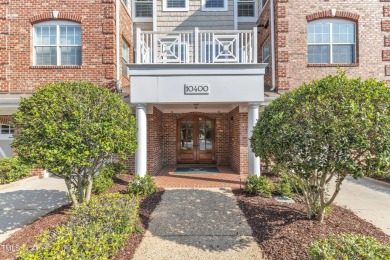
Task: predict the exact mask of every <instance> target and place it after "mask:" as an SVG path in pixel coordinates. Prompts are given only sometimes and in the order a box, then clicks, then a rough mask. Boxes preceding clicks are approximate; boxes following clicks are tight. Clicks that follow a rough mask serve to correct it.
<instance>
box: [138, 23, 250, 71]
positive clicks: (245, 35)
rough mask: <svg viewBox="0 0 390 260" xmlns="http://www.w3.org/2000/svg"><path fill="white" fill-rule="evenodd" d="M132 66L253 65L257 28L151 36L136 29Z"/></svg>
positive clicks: (178, 32) (180, 32) (164, 33)
mask: <svg viewBox="0 0 390 260" xmlns="http://www.w3.org/2000/svg"><path fill="white" fill-rule="evenodd" d="M136 41H137V42H136V44H137V46H136V63H138V64H164V63H195V64H197V63H198V64H210V63H257V28H254V29H253V30H239V31H237V30H234V31H214V30H212V31H211V30H207V31H206V30H202V31H201V30H198V28H195V29H194V30H193V31H173V32H159V31H157V32H155V31H141V30H140V29H139V28H138V29H137V38H136Z"/></svg>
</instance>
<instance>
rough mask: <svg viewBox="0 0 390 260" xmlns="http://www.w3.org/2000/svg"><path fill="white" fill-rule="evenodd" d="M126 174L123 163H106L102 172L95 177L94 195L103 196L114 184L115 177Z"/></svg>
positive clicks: (93, 184) (93, 183)
mask: <svg viewBox="0 0 390 260" xmlns="http://www.w3.org/2000/svg"><path fill="white" fill-rule="evenodd" d="M125 172H126V167H125V166H124V165H123V164H121V163H116V162H109V163H106V164H105V165H104V167H103V168H102V170H101V171H100V172H99V173H98V174H96V175H94V176H93V182H92V193H93V194H101V193H103V192H105V191H106V190H108V189H109V188H110V187H111V186H112V185H113V184H114V181H113V178H114V177H115V175H117V174H121V173H125Z"/></svg>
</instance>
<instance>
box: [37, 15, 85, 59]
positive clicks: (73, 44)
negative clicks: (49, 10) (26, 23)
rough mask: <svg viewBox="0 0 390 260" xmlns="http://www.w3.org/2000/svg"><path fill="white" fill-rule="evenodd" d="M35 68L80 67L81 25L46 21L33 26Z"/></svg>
mask: <svg viewBox="0 0 390 260" xmlns="http://www.w3.org/2000/svg"><path fill="white" fill-rule="evenodd" d="M33 31H34V33H33V37H34V41H33V42H34V55H33V56H34V61H33V64H34V65H35V66H61V65H62V66H80V65H81V61H82V58H81V25H80V24H78V23H74V22H67V21H48V22H42V23H38V24H35V25H34V27H33Z"/></svg>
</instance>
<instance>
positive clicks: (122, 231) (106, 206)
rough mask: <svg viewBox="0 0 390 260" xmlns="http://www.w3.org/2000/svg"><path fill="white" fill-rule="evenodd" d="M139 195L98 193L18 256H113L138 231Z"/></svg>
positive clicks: (23, 248) (107, 257) (82, 257)
mask: <svg viewBox="0 0 390 260" xmlns="http://www.w3.org/2000/svg"><path fill="white" fill-rule="evenodd" d="M138 205H139V202H138V199H137V198H135V197H133V196H129V195H122V194H118V193H114V194H105V195H101V196H96V197H93V198H92V199H91V201H90V202H89V203H83V204H81V205H80V206H79V207H78V208H75V209H73V210H71V211H70V213H69V214H70V216H71V219H70V221H69V222H68V223H67V224H64V225H61V226H59V227H57V228H56V229H55V230H54V231H51V232H49V231H46V232H44V233H43V234H42V235H40V236H39V237H37V239H36V243H35V245H34V247H33V248H32V249H31V250H27V248H26V245H23V246H22V247H21V251H20V252H19V253H18V256H17V258H18V259H28V260H30V259H31V260H32V259H109V258H111V257H113V256H115V255H116V254H117V253H118V251H119V250H120V249H121V248H122V247H123V246H124V244H125V242H126V240H127V238H128V236H129V235H130V233H133V232H137V226H136V224H137V221H138V214H137V210H138Z"/></svg>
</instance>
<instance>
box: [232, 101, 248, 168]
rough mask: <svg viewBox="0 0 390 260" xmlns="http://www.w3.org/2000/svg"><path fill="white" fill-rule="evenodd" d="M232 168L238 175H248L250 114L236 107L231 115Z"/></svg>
mask: <svg viewBox="0 0 390 260" xmlns="http://www.w3.org/2000/svg"><path fill="white" fill-rule="evenodd" d="M229 118H230V122H229V130H230V151H231V153H230V163H229V165H230V167H232V169H233V170H234V171H235V172H237V173H240V174H242V173H248V113H240V111H239V107H236V108H235V109H233V110H232V111H230V113H229Z"/></svg>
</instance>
